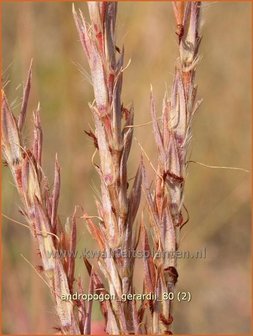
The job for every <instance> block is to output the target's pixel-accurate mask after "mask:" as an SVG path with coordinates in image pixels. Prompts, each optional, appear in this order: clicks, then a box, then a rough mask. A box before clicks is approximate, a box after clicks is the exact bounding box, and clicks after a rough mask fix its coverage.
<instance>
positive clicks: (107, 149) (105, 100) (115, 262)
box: [73, 2, 142, 334]
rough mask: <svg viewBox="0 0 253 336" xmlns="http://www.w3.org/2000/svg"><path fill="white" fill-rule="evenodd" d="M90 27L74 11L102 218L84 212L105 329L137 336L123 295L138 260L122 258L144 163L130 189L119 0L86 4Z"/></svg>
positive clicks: (129, 243)
mask: <svg viewBox="0 0 253 336" xmlns="http://www.w3.org/2000/svg"><path fill="white" fill-rule="evenodd" d="M88 9H89V16H90V24H88V23H87V22H86V21H85V19H84V17H83V14H82V12H81V11H79V13H77V12H76V11H75V9H74V8H73V15H74V19H75V23H76V27H77V30H78V33H79V36H80V40H81V43H82V46H83V49H84V52H85V55H86V57H87V59H88V63H89V67H90V73H91V78H92V85H93V89H94V96H95V100H94V102H93V103H92V104H90V109H91V111H92V115H93V118H94V124H95V132H93V131H92V130H90V131H89V132H87V133H88V134H89V135H90V136H91V137H92V139H93V140H94V143H95V146H96V149H97V151H98V154H99V165H96V170H97V172H98V174H99V177H100V182H101V199H100V200H98V201H97V209H98V215H99V220H98V223H97V224H96V223H94V222H93V220H92V219H91V218H90V217H89V216H88V215H87V214H84V218H85V219H86V221H87V223H88V227H89V229H90V231H91V233H92V234H93V236H94V237H95V239H96V240H97V242H98V244H99V247H100V250H101V251H102V252H105V253H106V254H107V257H105V258H103V259H102V258H99V259H98V263H99V266H100V268H101V270H102V272H103V274H104V276H105V278H106V281H107V284H106V285H107V287H108V289H109V293H110V295H111V296H112V297H115V299H112V300H111V306H110V307H109V311H108V319H107V321H106V322H107V325H106V330H107V332H108V333H110V334H119V333H133V332H134V333H137V332H138V331H139V326H138V321H137V310H136V305H135V303H134V302H131V301H127V302H121V298H122V295H123V294H128V293H132V292H133V290H134V288H133V285H132V278H133V266H134V259H133V258H132V257H131V256H130V257H124V256H123V254H125V253H127V251H133V250H134V249H135V248H136V245H137V242H138V241H137V240H138V237H136V235H135V231H134V221H135V216H136V213H137V210H138V207H139V202H140V195H141V180H142V168H141V167H142V165H141V164H140V166H139V168H138V170H137V173H136V177H135V180H134V183H133V186H132V188H131V190H130V191H128V177H127V160H128V156H129V153H130V148H131V143H132V136H133V128H132V127H129V126H132V124H133V108H132V107H131V108H130V109H127V108H126V107H124V105H123V103H122V101H121V89H122V76H123V70H124V69H123V60H124V48H122V49H119V48H118V47H117V46H116V41H115V23H116V15H117V2H88Z"/></svg>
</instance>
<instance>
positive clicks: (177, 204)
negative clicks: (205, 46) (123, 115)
mask: <svg viewBox="0 0 253 336" xmlns="http://www.w3.org/2000/svg"><path fill="white" fill-rule="evenodd" d="M172 4H173V8H174V13H175V18H176V23H177V30H176V34H177V35H178V49H179V57H178V59H177V62H176V66H175V74H174V81H173V85H172V90H171V94H170V96H169V97H168V95H167V93H166V94H165V97H164V102H163V108H162V117H161V124H160V125H159V123H158V121H157V114H156V108H155V102H154V98H153V93H152V91H151V116H152V121H153V134H154V138H155V141H156V145H157V148H158V166H157V169H156V183H155V187H154V189H150V188H149V187H148V182H147V178H146V174H145V171H144V179H143V180H144V192H145V196H146V200H147V205H148V212H149V218H150V221H149V224H148V226H147V227H146V230H147V231H149V230H151V234H149V235H148V234H146V238H145V246H146V248H148V249H151V250H153V251H154V252H155V253H156V254H155V255H156V256H155V258H153V259H150V258H149V259H147V260H146V266H145V270H146V276H145V286H146V290H150V289H151V290H152V291H154V292H155V293H156V295H157V297H158V298H161V299H162V298H163V296H164V294H166V293H167V294H169V293H170V292H172V293H174V291H175V285H176V282H177V278H178V272H177V259H176V251H177V250H178V248H179V237H180V230H181V229H182V227H183V225H184V224H185V222H186V220H185V219H184V212H185V213H187V211H186V208H185V206H184V184H185V177H186V168H187V158H188V154H189V151H188V148H189V144H190V140H191V125H192V120H193V116H194V114H195V112H196V110H197V108H198V106H199V104H200V101H196V93H197V87H196V84H195V71H196V65H197V63H198V60H199V55H198V49H199V44H200V41H201V38H200V35H199V23H200V2H197V1H189V2H181V1H176V2H173V3H172ZM167 297H169V295H168V296H167ZM172 303H173V300H170V299H169V300H165V299H163V300H162V301H161V302H159V301H154V302H150V312H151V316H152V327H151V329H150V330H149V332H152V333H155V334H160V333H164V332H165V333H171V323H172V321H173V317H172V306H173V304H172Z"/></svg>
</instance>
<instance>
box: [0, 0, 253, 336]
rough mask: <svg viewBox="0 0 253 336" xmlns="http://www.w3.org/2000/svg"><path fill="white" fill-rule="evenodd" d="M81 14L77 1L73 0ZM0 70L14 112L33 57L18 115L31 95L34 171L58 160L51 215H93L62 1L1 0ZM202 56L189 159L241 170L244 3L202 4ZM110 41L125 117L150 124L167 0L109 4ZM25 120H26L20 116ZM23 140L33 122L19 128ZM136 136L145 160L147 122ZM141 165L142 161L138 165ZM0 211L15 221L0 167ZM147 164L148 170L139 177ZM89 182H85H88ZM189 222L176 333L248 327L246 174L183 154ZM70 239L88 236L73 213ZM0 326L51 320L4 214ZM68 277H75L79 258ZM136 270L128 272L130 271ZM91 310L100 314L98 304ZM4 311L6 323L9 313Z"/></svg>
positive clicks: (29, 253)
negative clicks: (36, 146)
mask: <svg viewBox="0 0 253 336" xmlns="http://www.w3.org/2000/svg"><path fill="white" fill-rule="evenodd" d="M76 7H77V8H78V7H80V8H82V9H83V10H84V12H86V6H85V4H81V3H76ZM2 8H3V11H2V12H3V13H2V14H3V23H2V34H3V39H2V42H3V71H4V81H5V82H7V81H9V84H7V86H6V94H7V95H8V97H9V101H10V102H11V103H12V106H13V107H14V111H16V112H18V111H19V108H20V103H21V100H20V99H19V98H20V97H21V95H22V85H20V84H22V82H23V80H24V78H25V76H26V73H27V70H28V66H29V63H30V59H31V58H33V60H34V65H33V88H32V99H31V101H30V104H29V111H30V113H29V116H28V121H29V120H31V119H32V115H31V111H33V110H34V109H35V108H36V106H37V102H38V101H40V103H41V117H42V125H43V130H44V157H43V164H44V167H45V171H46V173H47V175H48V176H49V178H51V181H52V177H53V176H52V172H53V159H54V154H55V152H57V153H58V157H59V162H60V165H61V168H62V192H61V199H60V216H61V219H62V221H63V222H64V219H65V218H66V217H67V216H69V215H71V213H72V211H73V208H74V206H75V205H76V204H80V205H82V206H83V207H85V208H86V209H87V212H89V213H90V214H95V213H96V209H95V204H94V197H93V195H94V194H95V192H96V190H97V189H98V188H99V184H98V177H97V174H96V172H95V171H94V169H93V167H92V164H91V160H90V158H91V156H92V154H93V152H94V148H93V144H92V142H91V141H90V140H89V138H88V137H87V136H86V135H85V133H84V130H86V129H88V126H89V124H90V123H92V118H91V113H90V111H89V108H88V102H91V101H92V100H93V94H92V87H91V85H90V83H89V78H87V74H86V73H87V71H88V65H87V63H86V59H85V57H84V55H83V51H82V49H81V46H80V43H79V41H78V36H77V33H76V30H75V26H74V22H73V17H72V12H71V3H63V2H62V3H54V2H52V3H32V2H31V3H30V2H27V3H25V2H20V3H11V2H8V3H7V2H6V3H3V6H2ZM203 19H204V20H203V27H202V35H203V41H202V44H201V49H200V54H201V55H202V60H201V62H200V64H199V67H198V71H197V82H198V86H199V92H198V95H199V97H201V98H203V99H204V101H203V104H202V106H201V108H200V110H199V112H198V113H197V115H196V117H195V121H194V127H193V141H192V154H191V160H195V161H199V162H203V163H205V164H208V165H214V166H232V167H242V168H246V169H250V159H251V150H250V134H251V127H250V125H251V113H250V112H251V4H250V3H247V2H242V3H239V2H238V3H237V2H231V3H230V2H227V3H223V2H213V3H212V2H210V3H209V2H205V3H204V4H203ZM117 25H118V30H117V34H118V41H119V46H120V47H121V44H122V42H123V44H124V46H125V49H126V58H125V59H126V61H125V64H127V62H128V60H129V59H131V64H130V65H129V67H128V69H127V70H126V71H125V74H124V86H123V101H124V102H125V104H130V103H131V102H133V103H134V107H135V124H142V123H146V122H148V121H150V113H149V110H150V108H149V93H150V92H149V91H150V84H152V86H153V89H154V95H155V98H156V103H157V107H158V106H161V103H162V97H163V94H164V91H165V88H166V86H167V87H168V88H170V85H171V81H172V78H173V69H174V62H175V59H176V57H177V48H176V35H175V33H174V18H173V16H172V8H171V6H170V4H169V3H165V2H143V3H139V2H136V3H133V2H131V3H130V2H129V3H128V2H127V3H120V6H119V14H118V22H117ZM28 123H29V122H28ZM26 134H27V140H29V139H31V138H32V130H31V128H29V127H27V130H26ZM135 135H136V137H137V139H138V141H140V142H141V143H142V146H143V147H144V149H145V151H146V152H147V154H148V155H149V157H150V160H151V161H153V162H154V161H155V158H156V154H155V153H156V146H155V144H154V139H153V136H152V129H151V125H146V126H143V127H138V128H136V131H135ZM139 157H140V148H139V146H138V144H137V142H134V143H133V150H132V154H131V156H130V160H129V162H130V163H129V165H130V167H129V169H130V170H129V175H130V177H131V174H134V172H135V170H136V167H137V165H138V160H139ZM145 164H146V166H149V162H148V161H146V162H145ZM2 171H3V175H2V177H3V187H2V188H3V189H2V195H3V196H2V199H3V204H2V211H3V213H4V214H5V215H7V216H9V217H11V218H13V219H15V220H20V221H22V220H23V219H22V217H21V216H20V215H19V213H18V204H19V200H18V197H17V193H16V191H15V188H14V187H13V185H12V182H11V176H10V174H9V172H8V169H7V168H5V167H3V169H2ZM151 173H152V170H151V169H150V174H151ZM94 189H95V191H94ZM186 205H187V209H188V211H189V214H190V221H189V223H188V224H187V225H186V226H185V227H184V229H183V233H182V242H181V248H182V249H183V250H191V251H196V250H198V249H202V248H206V253H207V255H206V259H203V260H187V259H186V260H180V261H179V267H178V270H179V274H180V277H179V282H178V290H187V291H190V292H191V293H192V300H191V302H190V303H188V302H187V303H176V304H175V313H174V315H175V328H174V329H175V331H176V333H210V334H212V333H247V332H249V330H250V307H251V300H250V297H251V292H250V283H251V277H250V216H251V211H250V174H247V173H245V172H241V171H236V170H226V169H210V168H205V167H203V166H200V165H197V164H194V163H191V164H190V166H189V169H188V176H187V181H186ZM78 232H79V238H78V247H79V249H83V248H85V247H86V248H91V247H93V246H94V241H93V240H92V238H91V237H90V235H89V233H87V230H86V229H85V224H84V222H83V221H81V220H80V221H78ZM2 235H3V240H2V241H3V321H4V329H3V332H4V333H5V334H7V333H29V332H30V333H31V332H32V333H36V332H37V333H42V332H48V331H49V330H50V331H53V330H52V326H57V321H56V316H55V313H54V310H53V308H52V304H51V298H50V294H49V291H48V289H47V287H46V286H45V284H44V283H43V282H42V281H41V279H40V278H39V277H38V275H37V274H36V273H35V271H34V270H33V269H32V268H31V266H30V265H29V264H27V263H26V262H25V261H24V260H23V259H22V257H21V254H22V255H24V256H25V257H26V258H27V259H29V260H30V261H31V262H32V263H33V264H35V265H36V263H38V260H37V259H36V249H35V248H32V246H33V245H32V240H31V238H30V234H29V231H28V230H26V229H25V228H23V227H21V226H18V224H15V223H12V222H11V221H10V220H6V219H5V218H3V227H2ZM76 272H77V274H82V275H83V276H84V277H85V276H86V271H85V269H84V267H83V263H82V261H81V260H80V262H78V264H77V271H76ZM138 275H139V276H140V275H141V274H138V271H136V277H138ZM96 308H97V309H95V312H94V318H95V319H97V320H99V319H100V318H101V316H100V313H99V307H98V305H97V307H96ZM14 315H15V323H13V316H14Z"/></svg>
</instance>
